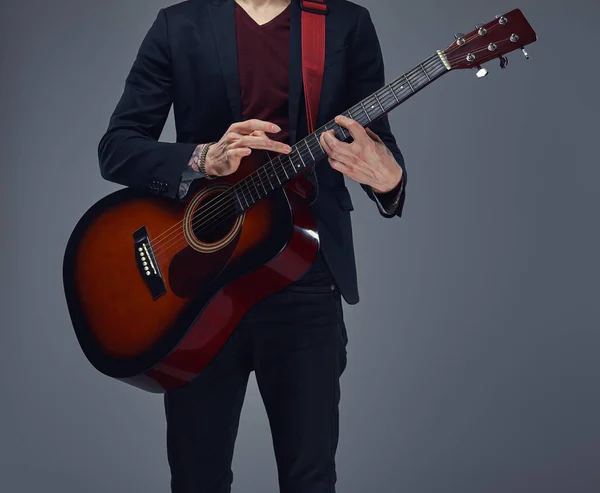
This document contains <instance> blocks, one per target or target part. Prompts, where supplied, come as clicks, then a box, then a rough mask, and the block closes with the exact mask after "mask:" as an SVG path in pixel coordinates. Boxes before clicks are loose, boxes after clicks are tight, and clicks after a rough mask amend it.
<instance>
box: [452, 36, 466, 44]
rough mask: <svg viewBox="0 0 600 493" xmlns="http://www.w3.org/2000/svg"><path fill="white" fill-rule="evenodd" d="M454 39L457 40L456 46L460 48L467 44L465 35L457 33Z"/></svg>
mask: <svg viewBox="0 0 600 493" xmlns="http://www.w3.org/2000/svg"><path fill="white" fill-rule="evenodd" d="M454 38H455V39H456V44H457V45H458V46H462V45H464V44H465V35H464V34H463V33H457V34H455V35H454Z"/></svg>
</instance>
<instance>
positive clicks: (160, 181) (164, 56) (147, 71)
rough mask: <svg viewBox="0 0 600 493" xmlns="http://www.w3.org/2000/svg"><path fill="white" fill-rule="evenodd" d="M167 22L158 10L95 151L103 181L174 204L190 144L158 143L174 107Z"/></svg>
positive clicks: (191, 148) (188, 154)
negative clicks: (167, 197)
mask: <svg viewBox="0 0 600 493" xmlns="http://www.w3.org/2000/svg"><path fill="white" fill-rule="evenodd" d="M172 91H173V81H172V74H171V59H170V51H169V42H168V30H167V18H166V13H165V11H164V9H161V10H160V11H159V13H158V15H157V17H156V20H155V21H154V23H153V24H152V26H151V27H150V30H149V31H148V33H147V34H146V36H145V37H144V39H143V41H142V43H141V46H140V48H139V51H138V54H137V57H136V59H135V61H134V62H133V66H132V68H131V70H130V72H129V75H128V76H127V78H126V81H125V89H124V91H123V95H122V96H121V99H120V100H119V102H118V104H117V106H116V108H115V110H114V112H113V114H112V116H111V118H110V121H109V125H108V129H107V131H106V133H105V134H104V135H103V136H102V138H101V140H100V143H99V145H98V159H99V164H100V173H101V174H102V176H103V177H104V178H105V179H107V180H109V181H112V182H114V183H119V184H121V185H125V186H129V187H134V188H137V189H139V190H145V191H150V192H153V193H156V194H159V195H167V196H169V197H172V198H177V197H178V194H179V184H180V180H181V175H182V172H183V171H184V170H185V169H186V167H187V163H188V162H189V159H190V157H191V156H192V153H193V152H194V149H195V148H196V145H197V144H194V143H169V142H158V139H159V137H160V135H161V133H162V130H163V128H164V125H165V122H166V120H167V116H168V115H169V110H170V108H171V104H172V102H173V95H172Z"/></svg>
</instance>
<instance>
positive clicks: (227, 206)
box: [155, 29, 507, 254]
mask: <svg viewBox="0 0 600 493" xmlns="http://www.w3.org/2000/svg"><path fill="white" fill-rule="evenodd" d="M490 30H491V29H490ZM488 32H489V31H488ZM476 37H477V36H473V38H476ZM471 39H472V38H471ZM505 42H507V41H505ZM500 43H502V42H500ZM486 50H487V47H482V48H480V49H478V50H474V51H473V52H474V53H477V52H481V51H486ZM462 58H463V55H461V56H458V57H451V60H452V62H453V61H455V60H459V59H462ZM435 61H437V60H436V58H433V60H430V61H429V62H426V65H425V66H427V67H429V68H430V67H431V65H432V63H433V62H435ZM414 72H419V74H420V71H419V70H418V68H415V69H413V70H412V71H410V72H408V73H407V74H406V75H407V76H408V77H411V76H412V77H414ZM436 75H437V74H436ZM402 77H403V76H401V77H400V78H399V79H397V80H396V81H394V82H392V83H391V84H389V87H390V88H391V89H392V90H393V85H394V83H397V82H398V81H399V80H400V79H401V78H402ZM419 79H420V80H423V79H424V77H423V76H419V77H418V78H417V82H420V80H419ZM413 82H415V80H414V79H413ZM385 88H387V86H384V88H382V89H385ZM377 92H379V91H376V93H375V94H374V95H371V96H370V97H367V98H366V99H365V100H363V101H361V103H360V104H361V105H362V103H368V104H371V103H373V102H374V100H377V97H376V94H377ZM387 99H390V100H391V98H389V97H387V96H386V97H385V98H383V99H382V98H379V101H378V103H381V102H385V104H387V101H386V100H387ZM355 106H356V105H355ZM354 108H355V107H352V108H351V109H350V110H348V112H349V113H350V115H351V110H352V109H354ZM363 111H365V110H364V108H363ZM387 111H391V109H390V110H387ZM365 113H367V112H366V111H365ZM367 116H368V117H369V115H368V114H367ZM369 118H370V117H369ZM317 132H318V131H317ZM317 132H315V133H317ZM315 140H316V138H315ZM304 143H305V146H306V147H307V148H308V149H309V151H310V152H311V154H312V151H313V150H316V149H317V148H316V146H314V145H313V144H309V143H308V141H305V142H304ZM318 145H319V147H320V143H319V144H318ZM298 153H300V154H301V150H300V148H299V146H298ZM285 156H289V158H290V161H291V163H292V167H294V162H293V159H294V157H295V156H291V155H287V154H286V155H278V156H277V157H276V158H273V159H272V160H270V161H269V162H268V163H266V164H265V166H264V167H263V168H265V167H266V165H268V164H271V165H272V166H273V161H274V160H275V159H278V160H279V161H280V163H281V160H282V159H283V158H284V157H285ZM324 157H325V156H324ZM324 157H323V158H324ZM273 169H274V171H275V174H274V176H275V177H277V179H278V181H280V180H279V176H278V173H277V170H275V168H273ZM283 170H284V173H285V174H286V176H287V171H286V165H284V166H283ZM257 171H258V173H257V175H259V182H260V184H261V185H262V186H263V190H264V191H265V194H268V193H270V191H267V190H266V187H265V185H264V182H263V180H262V178H260V173H261V172H262V171H265V170H263V169H260V168H259V169H258V170H257ZM294 171H296V169H295V167H294ZM265 173H266V176H267V178H268V179H269V183H270V184H271V187H272V189H274V187H273V184H272V182H271V180H270V178H269V174H268V172H266V171H265ZM253 174H254V173H253ZM253 174H251V175H249V178H251V179H252V185H253V186H254V188H255V190H256V192H258V196H259V200H260V199H262V197H260V193H261V192H260V191H259V190H258V187H257V186H256V184H255V183H254V181H253V176H252V175H253ZM271 176H273V175H271ZM288 178H289V176H288ZM244 184H245V185H246V187H245V188H246V191H248V192H249V193H250V197H251V201H254V197H253V192H252V191H251V189H250V183H244ZM280 185H281V181H280ZM246 191H242V196H243V197H244V200H245V201H246V203H247V205H248V197H247V194H246ZM225 195H226V194H225V192H223V193H221V194H219V196H218V197H217V199H219V198H220V199H221V200H220V201H219V200H214V202H215V203H214V204H213V207H212V208H213V209H214V208H215V206H218V205H219V202H220V203H221V204H223V202H229V203H228V204H227V203H226V204H225V208H223V209H222V210H221V211H219V213H222V212H223V211H225V212H227V209H231V206H233V208H234V209H236V205H235V200H233V197H232V196H231V194H229V195H228V196H225ZM236 196H237V198H238V201H239V202H240V205H241V201H240V200H239V195H238V194H237V193H236ZM232 202H233V203H232ZM205 206H206V204H205ZM205 206H204V207H201V208H199V210H198V211H197V213H196V214H195V217H193V219H192V229H193V230H196V229H197V228H196V227H197V226H198V224H197V223H198V219H199V217H198V216H204V215H205V214H206V213H207V212H208V211H207V210H202V209H206V207H205ZM200 218H201V217H200ZM221 220H222V218H221V217H219V215H217V214H214V215H211V216H209V217H208V218H207V220H205V221H204V224H201V225H200V228H203V227H204V226H206V224H207V223H211V222H217V223H218V222H220V221H221ZM178 239H179V238H175V240H176V241H177V240H178ZM157 245H158V243H157ZM171 246H172V243H170V244H169V245H166V248H170V247H171ZM164 249H165V246H164V245H162V244H161V246H160V247H158V246H157V248H156V252H157V253H155V254H158V251H159V250H161V253H162V252H163V251H164Z"/></svg>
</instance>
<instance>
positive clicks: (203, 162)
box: [198, 142, 218, 178]
mask: <svg viewBox="0 0 600 493" xmlns="http://www.w3.org/2000/svg"><path fill="white" fill-rule="evenodd" d="M212 144H214V142H209V143H207V144H202V150H201V151H200V156H199V158H198V169H199V170H200V171H201V172H202V173H203V174H204V176H205V177H206V178H217V176H218V175H216V174H215V173H214V170H213V169H212V161H211V160H210V159H209V156H208V153H209V151H210V147H211V146H212Z"/></svg>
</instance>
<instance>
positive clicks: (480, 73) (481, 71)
mask: <svg viewBox="0 0 600 493" xmlns="http://www.w3.org/2000/svg"><path fill="white" fill-rule="evenodd" d="M487 74H488V71H487V69H486V68H482V67H481V66H480V65H478V66H477V78H478V79H482V78H484V77H485V76H486V75H487Z"/></svg>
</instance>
